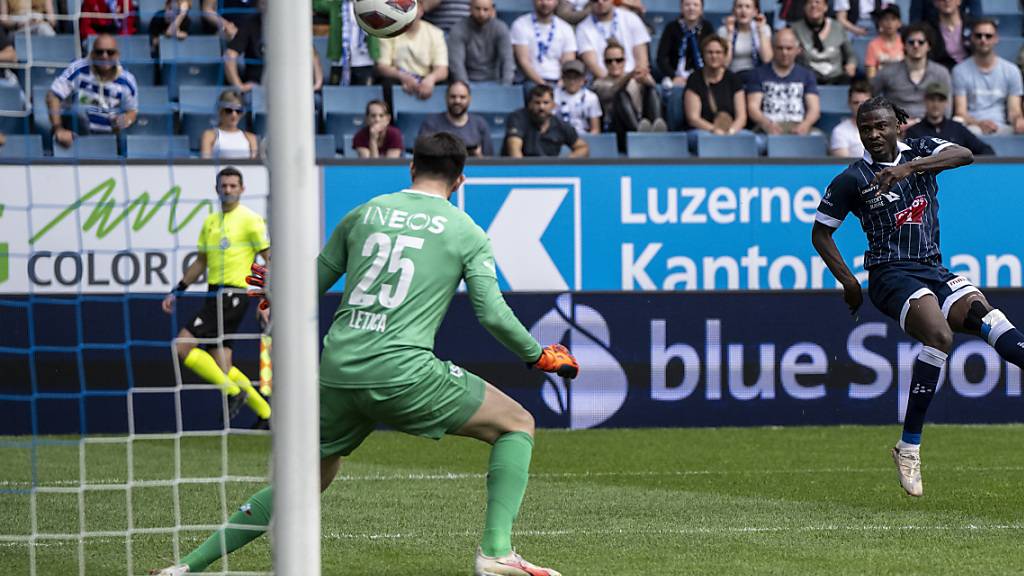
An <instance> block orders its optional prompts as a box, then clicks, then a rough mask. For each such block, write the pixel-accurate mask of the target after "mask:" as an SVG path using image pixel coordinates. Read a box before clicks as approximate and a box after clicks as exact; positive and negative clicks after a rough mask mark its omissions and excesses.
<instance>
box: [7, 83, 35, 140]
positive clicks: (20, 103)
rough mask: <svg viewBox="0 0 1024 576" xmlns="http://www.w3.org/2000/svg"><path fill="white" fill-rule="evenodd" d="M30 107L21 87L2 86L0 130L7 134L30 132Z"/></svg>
mask: <svg viewBox="0 0 1024 576" xmlns="http://www.w3.org/2000/svg"><path fill="white" fill-rule="evenodd" d="M28 109H29V108H28V107H27V103H26V102H25V95H24V94H23V93H22V91H21V88H18V87H17V86H0V132H4V133H6V134H22V133H25V132H28V131H29V121H28V116H27V111H28Z"/></svg>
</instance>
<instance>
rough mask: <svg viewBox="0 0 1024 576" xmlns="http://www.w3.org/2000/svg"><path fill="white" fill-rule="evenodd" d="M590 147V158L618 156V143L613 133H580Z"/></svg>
mask: <svg viewBox="0 0 1024 576" xmlns="http://www.w3.org/2000/svg"><path fill="white" fill-rule="evenodd" d="M580 138H583V139H584V140H585V141H586V142H587V146H589V147H590V157H591V158H618V157H619V144H618V141H617V140H616V136H615V134H614V133H604V134H580Z"/></svg>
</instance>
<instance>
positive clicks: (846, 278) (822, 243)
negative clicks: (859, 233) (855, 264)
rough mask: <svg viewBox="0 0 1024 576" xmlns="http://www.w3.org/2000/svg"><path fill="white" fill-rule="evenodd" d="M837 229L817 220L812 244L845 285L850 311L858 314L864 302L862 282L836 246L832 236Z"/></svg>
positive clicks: (846, 299)
mask: <svg viewBox="0 0 1024 576" xmlns="http://www.w3.org/2000/svg"><path fill="white" fill-rule="evenodd" d="M835 231H836V228H832V227H831V226H827V225H825V224H822V223H821V222H815V223H814V227H813V228H811V244H813V245H814V249H815V250H817V251H818V255H819V256H821V259H822V260H824V261H825V265H826V266H828V269H829V271H830V272H832V275H833V276H835V277H836V280H839V283H840V284H842V285H843V300H845V301H846V305H847V306H849V307H850V313H851V314H856V313H857V309H858V308H860V305H861V304H862V303H863V302H864V294H863V292H862V291H861V288H860V282H858V281H857V278H856V276H854V275H853V272H851V271H850V267H849V266H847V265H846V261H845V260H843V255H842V253H840V252H839V247H838V246H836V241H835V240H834V239H833V238H832V234H834V233H835Z"/></svg>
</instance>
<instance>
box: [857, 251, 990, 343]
mask: <svg viewBox="0 0 1024 576" xmlns="http://www.w3.org/2000/svg"><path fill="white" fill-rule="evenodd" d="M971 292H978V289H977V288H975V287H974V285H973V284H971V281H970V280H968V279H967V278H965V277H963V276H959V275H957V274H953V273H952V272H950V271H949V270H946V269H945V268H943V267H942V265H941V264H925V263H922V262H913V261H899V262H890V263H888V264H882V265H880V266H877V267H875V268H872V269H871V271H870V272H868V297H870V298H871V302H872V303H873V304H874V305H875V308H878V309H879V310H881V311H882V312H884V313H885V314H886V315H887V316H889V317H890V318H892V319H893V320H896V321H898V322H899V323H900V328H903V329H904V330H906V327H905V326H904V323H905V322H906V320H907V311H909V310H910V302H911V301H913V300H916V299H918V298H921V297H923V296H927V295H929V294H931V295H932V296H935V298H936V299H937V300H938V301H939V306H940V307H942V315H943V316H947V317H948V316H949V309H950V308H952V307H953V304H954V303H955V302H956V301H957V300H959V299H961V298H963V297H964V296H967V295H968V294H970V293H971Z"/></svg>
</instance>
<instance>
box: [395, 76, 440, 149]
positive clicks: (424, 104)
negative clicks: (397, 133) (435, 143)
mask: <svg viewBox="0 0 1024 576" xmlns="http://www.w3.org/2000/svg"><path fill="white" fill-rule="evenodd" d="M392 99H393V100H394V105H395V109H394V116H395V117H394V121H393V122H392V123H393V124H394V125H395V126H397V127H398V129H399V130H401V131H402V135H403V136H404V137H405V146H406V148H412V145H413V143H414V142H416V136H417V135H418V134H419V133H420V124H423V119H424V118H426V117H427V116H430V115H431V114H437V113H438V112H444V111H445V101H444V90H443V89H442V88H438V89H436V90H434V93H433V94H431V95H430V98H428V99H426V100H420V99H419V98H417V97H415V96H410V95H408V94H406V93H405V92H402V91H401V89H396V90H395V91H394V93H393V95H392Z"/></svg>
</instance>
